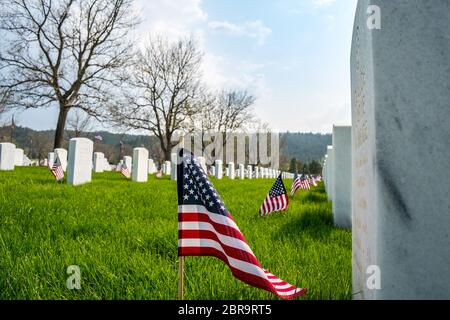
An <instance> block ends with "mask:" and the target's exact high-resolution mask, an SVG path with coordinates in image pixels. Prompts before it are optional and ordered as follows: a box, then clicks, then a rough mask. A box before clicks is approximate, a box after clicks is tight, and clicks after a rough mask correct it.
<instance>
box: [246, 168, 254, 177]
mask: <svg viewBox="0 0 450 320" xmlns="http://www.w3.org/2000/svg"><path fill="white" fill-rule="evenodd" d="M247 177H248V178H249V179H253V166H252V165H251V164H249V165H248V166H247Z"/></svg>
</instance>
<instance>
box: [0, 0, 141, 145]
mask: <svg viewBox="0 0 450 320" xmlns="http://www.w3.org/2000/svg"><path fill="white" fill-rule="evenodd" d="M0 12H1V13H0V30H2V31H4V32H5V34H4V38H3V40H4V43H2V47H1V48H0V70H1V75H0V88H3V89H5V90H7V91H8V93H9V94H11V96H12V99H11V106H12V107H24V108H40V107H48V106H51V105H56V106H57V107H58V108H59V116H58V123H57V127H56V132H55V139H54V147H55V148H57V147H60V146H61V145H62V143H63V139H64V128H65V124H66V119H67V114H68V112H69V110H70V109H71V108H80V109H83V110H84V111H85V112H87V113H89V114H90V115H92V116H95V117H100V116H101V115H102V110H103V109H102V106H104V105H105V104H107V103H108V101H109V98H110V97H111V92H112V91H113V90H114V89H113V88H114V87H115V86H117V85H119V84H120V83H121V81H122V77H121V76H120V73H119V72H118V71H119V70H120V69H121V68H123V67H124V66H126V64H127V62H128V61H129V58H130V52H131V45H130V43H129V42H128V41H127V39H126V36H127V34H128V33H129V31H130V29H131V28H132V27H133V26H134V25H135V22H136V19H135V17H134V16H133V13H132V12H133V10H132V0H3V1H2V2H1V5H0Z"/></svg>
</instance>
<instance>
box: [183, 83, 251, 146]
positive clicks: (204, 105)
mask: <svg viewBox="0 0 450 320" xmlns="http://www.w3.org/2000/svg"><path fill="white" fill-rule="evenodd" d="M254 102H255V97H254V96H252V95H250V94H249V93H248V92H247V91H236V90H230V91H221V92H219V93H216V94H206V95H205V96H204V97H203V99H202V100H201V102H200V103H201V107H200V108H199V110H200V112H199V113H197V114H194V115H193V117H191V126H192V128H193V130H195V131H197V132H201V134H202V137H203V136H204V135H205V134H207V133H214V134H217V133H221V134H222V144H223V145H222V146H223V147H225V145H226V143H227V141H228V139H229V138H230V135H231V134H232V133H236V132H237V131H238V130H241V131H245V129H246V126H247V125H249V124H251V123H253V122H255V121H256V120H255V118H254V115H253V113H252V110H251V106H252V105H253V104H254ZM202 140H204V139H202ZM202 144H203V145H202V147H203V149H205V147H206V142H205V141H202ZM218 151H219V150H218Z"/></svg>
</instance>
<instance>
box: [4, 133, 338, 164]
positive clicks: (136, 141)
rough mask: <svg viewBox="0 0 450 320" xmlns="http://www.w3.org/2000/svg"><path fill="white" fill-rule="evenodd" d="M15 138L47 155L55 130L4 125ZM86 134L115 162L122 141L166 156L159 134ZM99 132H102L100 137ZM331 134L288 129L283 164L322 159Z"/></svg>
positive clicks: (127, 147)
mask: <svg viewBox="0 0 450 320" xmlns="http://www.w3.org/2000/svg"><path fill="white" fill-rule="evenodd" d="M11 132H12V136H13V137H12V140H13V142H14V143H15V144H16V145H17V146H18V147H20V148H22V149H24V151H25V153H26V154H27V155H28V156H29V157H30V158H32V159H43V158H45V157H46V156H47V153H48V152H50V150H52V147H53V137H54V133H55V132H54V131H53V130H48V131H36V130H33V129H30V128H26V127H20V126H17V127H15V128H14V130H11V126H5V127H0V142H4V141H11ZM82 136H83V137H86V138H89V139H91V140H93V141H95V150H96V151H100V152H103V153H105V156H106V157H107V158H108V159H109V160H110V161H111V162H117V161H118V160H119V158H120V142H121V141H122V143H123V148H124V152H125V154H130V155H131V153H132V150H133V148H135V147H145V148H147V149H148V150H149V152H150V156H151V157H152V158H154V159H162V153H161V151H160V149H159V143H158V140H157V138H156V137H154V136H146V135H131V134H115V133H110V132H107V131H96V132H87V133H83V134H82ZM95 136H101V137H102V139H101V141H99V140H98V139H95ZM73 137H74V133H73V132H72V131H66V132H65V138H66V140H65V147H66V148H67V147H68V141H69V139H70V138H73ZM331 141H332V138H331V134H314V133H297V132H286V133H282V134H281V136H280V153H281V158H282V160H281V162H282V165H283V164H284V165H286V164H287V163H288V162H289V160H290V159H292V158H296V159H297V160H300V161H301V162H302V163H306V162H310V161H312V160H319V161H320V160H321V159H322V158H323V157H324V155H325V154H326V151H327V146H328V145H330V144H331Z"/></svg>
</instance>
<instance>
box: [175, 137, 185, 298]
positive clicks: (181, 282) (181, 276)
mask: <svg viewBox="0 0 450 320" xmlns="http://www.w3.org/2000/svg"><path fill="white" fill-rule="evenodd" d="M180 146H181V148H184V135H182V136H181V139H180ZM179 151H180V150H179V149H178V150H177V153H178V152H179ZM177 158H178V157H177ZM178 300H184V256H178Z"/></svg>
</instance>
